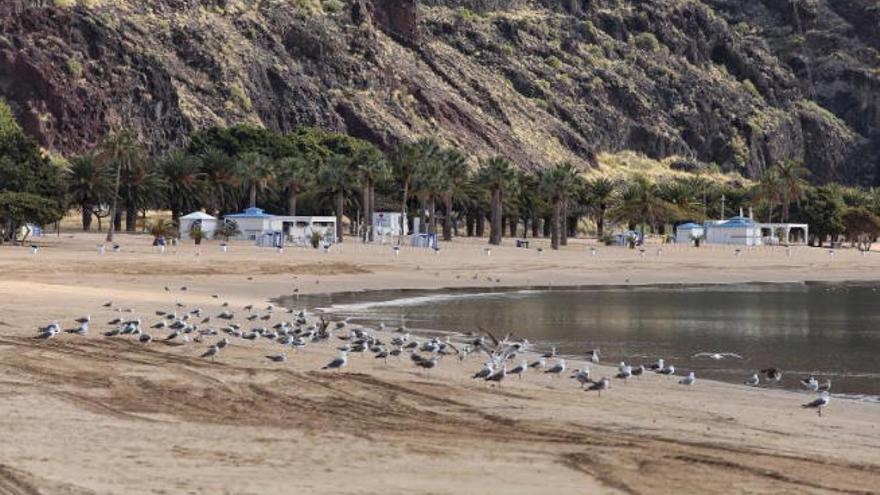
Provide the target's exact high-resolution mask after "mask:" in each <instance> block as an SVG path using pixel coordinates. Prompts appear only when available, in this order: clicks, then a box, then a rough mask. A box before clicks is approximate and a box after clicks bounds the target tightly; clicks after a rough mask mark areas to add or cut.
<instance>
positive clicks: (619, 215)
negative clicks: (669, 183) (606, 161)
mask: <svg viewBox="0 0 880 495" xmlns="http://www.w3.org/2000/svg"><path fill="white" fill-rule="evenodd" d="M609 213H610V215H611V217H612V218H614V219H615V220H617V221H627V222H630V223H632V224H635V225H641V226H642V235H644V230H645V229H644V226H645V225H650V226H651V227H652V228H653V229H654V230H656V229H657V225H658V224H659V223H660V222H665V221H666V220H668V219H671V218H677V217H678V216H679V210H678V208H677V207H676V206H675V205H672V204H670V203H669V202H667V201H666V200H664V199H663V198H662V197H661V195H660V190H659V188H658V187H657V184H655V183H654V182H652V181H651V180H650V179H648V178H647V177H645V176H644V175H641V174H639V175H636V176H635V177H633V178H632V179H631V180H630V181H628V182H626V183H625V184H624V186H623V188H622V189H621V190H620V193H619V196H618V198H617V201H616V204H615V205H614V207H612V208H611V210H610V211H609Z"/></svg>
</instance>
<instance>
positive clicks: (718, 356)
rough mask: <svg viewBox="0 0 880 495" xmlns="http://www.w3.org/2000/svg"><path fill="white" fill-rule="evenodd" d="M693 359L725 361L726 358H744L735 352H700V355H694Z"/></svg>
mask: <svg viewBox="0 0 880 495" xmlns="http://www.w3.org/2000/svg"><path fill="white" fill-rule="evenodd" d="M692 357H695V358H698V357H707V358H709V359H714V360H716V361H719V360H721V359H724V358H726V357H732V358H736V359H742V358H743V357H742V356H740V355H739V354H736V353H733V352H698V353H696V354H694V355H693V356H692Z"/></svg>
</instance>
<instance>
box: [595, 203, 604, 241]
mask: <svg viewBox="0 0 880 495" xmlns="http://www.w3.org/2000/svg"><path fill="white" fill-rule="evenodd" d="M596 235H597V236H598V237H599V239H601V238H602V237H604V236H605V205H604V204H600V205H599V215H598V217H597V218H596Z"/></svg>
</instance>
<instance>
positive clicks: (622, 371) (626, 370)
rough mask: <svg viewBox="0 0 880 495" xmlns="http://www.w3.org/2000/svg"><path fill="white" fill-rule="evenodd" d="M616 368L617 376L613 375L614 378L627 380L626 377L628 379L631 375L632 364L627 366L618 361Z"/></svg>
mask: <svg viewBox="0 0 880 495" xmlns="http://www.w3.org/2000/svg"><path fill="white" fill-rule="evenodd" d="M618 370H619V372H618V373H617V376H615V378H620V379H621V380H627V379H629V377H631V376H632V371H633V370H632V366H627V365H625V364H623V363H620V366H619V367H618Z"/></svg>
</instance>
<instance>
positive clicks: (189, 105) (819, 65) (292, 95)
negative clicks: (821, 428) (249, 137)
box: [0, 0, 880, 184]
mask: <svg viewBox="0 0 880 495" xmlns="http://www.w3.org/2000/svg"><path fill="white" fill-rule="evenodd" d="M33 3H34V2H21V3H20V4H18V3H17V2H15V1H12V2H11V3H8V4H4V5H5V6H2V7H0V95H2V97H4V98H5V99H6V100H7V101H8V102H9V103H10V105H11V106H12V107H13V110H14V111H15V113H16V115H17V117H18V118H19V119H20V121H21V122H22V124H23V126H24V127H25V128H26V129H27V130H28V131H29V132H31V133H33V134H34V135H36V136H38V138H39V139H40V141H41V142H42V143H43V144H44V145H45V146H47V147H49V148H52V149H55V150H57V151H60V152H62V153H71V152H77V151H81V150H83V149H85V148H87V147H89V146H90V145H92V144H94V143H95V141H96V140H97V139H98V138H99V136H100V135H101V134H102V133H104V132H106V130H107V129H108V128H109V127H111V126H128V127H133V128H135V129H136V130H138V131H139V132H140V133H141V134H142V135H143V137H144V139H145V140H146V141H147V142H148V143H149V144H150V145H151V146H152V147H154V148H155V149H156V150H161V149H163V148H166V147H168V146H171V145H174V144H175V143H179V142H181V140H182V139H183V137H184V136H185V135H186V134H187V133H188V132H189V131H191V130H192V129H194V128H199V127H203V126H210V125H227V124H234V123H240V122H251V123H255V124H262V125H265V126H267V127H270V128H273V129H277V130H281V131H284V130H289V129H292V128H294V127H296V126H298V125H303V124H307V125H320V126H324V127H327V128H330V129H335V130H345V131H347V132H350V133H352V134H354V135H357V136H359V137H364V138H367V139H369V140H372V141H374V142H376V143H378V144H380V145H381V146H383V147H386V148H387V147H390V146H393V145H394V144H395V143H396V142H398V141H399V140H401V139H406V138H410V137H416V136H424V135H430V136H436V137H438V138H439V139H441V140H444V141H447V142H449V143H454V144H457V145H459V146H462V147H463V148H465V149H466V150H468V151H469V152H471V153H473V154H475V155H478V156H486V155H490V154H494V153H501V154H504V155H507V156H509V157H511V158H512V159H513V160H515V161H516V162H517V163H519V164H520V165H521V166H523V167H526V168H536V167H542V166H546V165H547V164H549V163H553V162H555V161H558V160H563V159H569V160H573V161H576V162H581V163H583V164H594V163H595V157H596V155H597V154H598V153H599V152H601V151H619V150H625V149H632V150H636V151H640V152H642V153H645V154H647V155H649V156H652V157H658V158H659V157H665V156H670V155H679V156H681V157H683V158H685V160H686V161H690V162H693V163H694V164H698V163H716V164H718V165H720V166H721V167H722V168H723V169H725V170H739V171H741V172H743V173H745V174H746V175H752V176H754V175H756V174H758V173H760V171H761V170H762V169H763V168H764V167H766V166H767V164H769V163H772V162H773V161H775V160H779V159H784V158H792V159H800V160H803V161H804V162H805V164H806V165H807V166H809V167H810V168H811V169H812V170H813V172H814V174H813V177H814V180H816V181H820V182H821V181H826V180H832V179H834V180H842V181H846V182H854V183H855V182H857V183H865V184H874V183H876V182H877V181H878V177H880V176H878V169H880V71H878V67H880V55H878V52H880V27H878V26H880V6H878V3H877V2H876V0H795V1H791V0H702V1H697V0H690V1H688V0H672V1H670V0H641V1H635V0H630V1H624V0H531V1H530V0H423V1H421V2H419V3H418V5H417V4H416V0H347V1H343V0H253V1H247V0H154V1H151V2H135V1H133V0H116V1H113V2H106V1H100V0H89V1H87V2H85V5H77V6H73V7H54V6H53V7H39V6H37V7H35V6H33ZM47 3H53V5H54V4H57V3H59V2H47Z"/></svg>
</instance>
